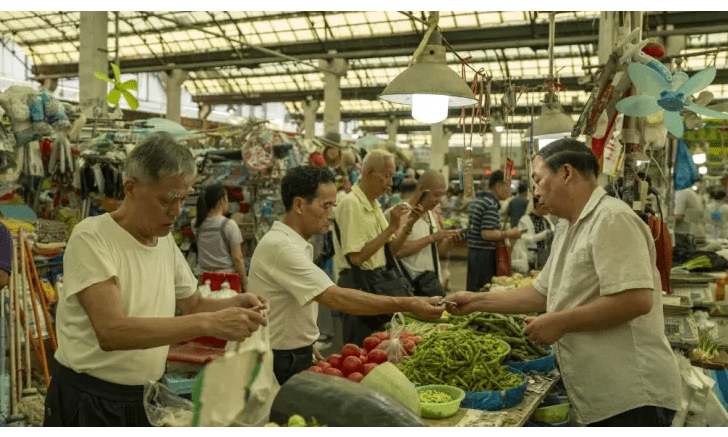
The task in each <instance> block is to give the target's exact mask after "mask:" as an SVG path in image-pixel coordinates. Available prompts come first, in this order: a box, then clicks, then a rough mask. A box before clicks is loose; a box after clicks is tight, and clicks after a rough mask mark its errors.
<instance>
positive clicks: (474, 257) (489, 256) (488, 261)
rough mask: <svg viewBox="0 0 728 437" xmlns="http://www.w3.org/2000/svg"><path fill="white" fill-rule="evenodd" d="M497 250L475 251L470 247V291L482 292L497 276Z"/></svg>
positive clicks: (468, 280)
mask: <svg viewBox="0 0 728 437" xmlns="http://www.w3.org/2000/svg"><path fill="white" fill-rule="evenodd" d="M495 262H496V256H495V249H474V248H472V247H468V278H467V284H466V288H467V290H468V291H480V289H481V288H483V285H485V284H488V283H489V282H490V281H491V280H492V279H493V276H495V271H496V270H495V268H496V265H495Z"/></svg>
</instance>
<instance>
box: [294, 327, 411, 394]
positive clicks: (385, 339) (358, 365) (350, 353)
mask: <svg viewBox="0 0 728 437" xmlns="http://www.w3.org/2000/svg"><path fill="white" fill-rule="evenodd" d="M420 339H421V338H420V337H418V336H416V335H414V334H412V333H411V332H406V331H405V332H402V333H401V334H400V336H399V341H400V344H401V346H402V348H403V349H404V351H405V353H406V354H407V355H412V351H413V349H414V348H415V346H417V343H419V342H420ZM390 344H391V340H390V338H389V334H388V333H386V332H376V333H374V334H372V335H371V336H370V337H367V338H365V339H364V345H363V346H364V347H363V348H359V346H357V345H355V344H352V343H348V344H346V345H344V347H343V348H341V353H340V354H332V355H330V356H329V357H328V358H327V359H326V361H320V362H318V363H317V364H315V365H313V366H311V367H309V368H308V369H307V371H309V372H316V373H322V374H325V375H334V376H340V377H342V378H348V379H350V380H352V381H354V382H360V381H361V380H362V379H364V377H365V376H366V375H368V374H369V372H371V371H372V369H374V368H375V367H377V366H378V365H380V364H382V363H384V362H386V361H387V360H388V358H389V357H388V356H387V352H386V350H387V349H388V348H389V346H390Z"/></svg>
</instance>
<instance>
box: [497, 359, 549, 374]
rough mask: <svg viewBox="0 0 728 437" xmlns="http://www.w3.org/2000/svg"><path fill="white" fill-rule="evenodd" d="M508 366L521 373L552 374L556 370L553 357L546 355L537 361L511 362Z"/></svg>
mask: <svg viewBox="0 0 728 437" xmlns="http://www.w3.org/2000/svg"><path fill="white" fill-rule="evenodd" d="M507 365H508V367H512V368H514V369H518V370H520V371H521V372H550V371H552V370H554V369H556V361H555V360H554V356H553V355H546V356H545V357H541V358H538V359H535V360H526V361H509V362H508V363H507Z"/></svg>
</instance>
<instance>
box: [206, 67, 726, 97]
mask: <svg viewBox="0 0 728 437" xmlns="http://www.w3.org/2000/svg"><path fill="white" fill-rule="evenodd" d="M687 73H688V75H690V76H692V75H694V74H695V73H697V71H688V72H687ZM579 79H580V78H579V77H562V78H560V82H561V83H562V84H563V85H564V86H566V89H568V90H588V89H591V86H592V85H591V84H580V83H579ZM513 82H514V84H515V85H516V86H517V87H518V86H526V87H535V86H538V85H541V84H543V82H544V79H542V78H531V79H516V80H514V81H513ZM713 83H714V84H726V83H728V69H720V70H718V72H717V74H716V76H715V80H714V81H713ZM384 88H385V86H384V85H382V86H370V87H356V88H342V89H341V98H342V99H343V100H376V99H377V98H378V96H379V94H381V92H382V91H383V90H384ZM308 98H311V99H314V100H320V101H323V100H324V92H323V90H303V91H298V90H290V91H271V92H262V93H250V94H247V95H246V96H243V95H242V94H235V93H226V94H213V95H209V94H208V95H196V96H193V97H192V100H193V101H195V102H198V103H205V104H209V105H234V104H245V105H260V104H262V103H268V102H298V101H303V100H306V99H308Z"/></svg>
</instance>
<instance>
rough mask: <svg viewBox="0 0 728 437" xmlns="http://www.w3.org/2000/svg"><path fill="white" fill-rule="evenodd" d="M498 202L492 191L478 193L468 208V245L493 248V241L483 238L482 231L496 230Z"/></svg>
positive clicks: (498, 210) (497, 224)
mask: <svg viewBox="0 0 728 437" xmlns="http://www.w3.org/2000/svg"><path fill="white" fill-rule="evenodd" d="M500 207H501V205H500V202H499V201H498V199H496V197H495V196H494V195H493V194H492V193H478V194H477V195H476V196H475V200H473V201H472V202H470V206H469V208H468V247H469V248H473V249H495V242H494V241H486V240H484V239H483V235H482V231H484V230H497V229H500V228H501V224H500Z"/></svg>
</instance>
